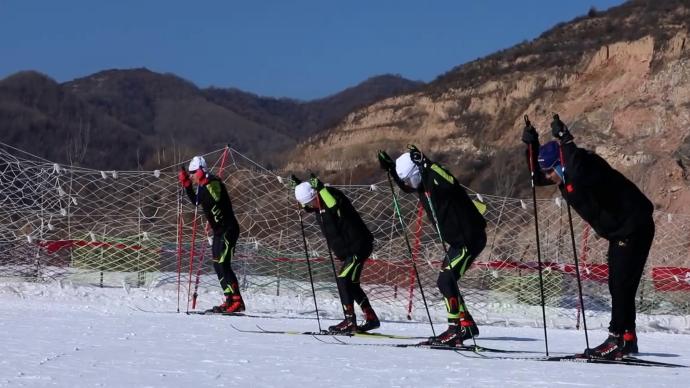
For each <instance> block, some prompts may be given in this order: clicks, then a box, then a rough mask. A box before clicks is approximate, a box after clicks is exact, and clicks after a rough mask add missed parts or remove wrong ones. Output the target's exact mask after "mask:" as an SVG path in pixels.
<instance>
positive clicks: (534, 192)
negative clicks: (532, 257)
mask: <svg viewBox="0 0 690 388" xmlns="http://www.w3.org/2000/svg"><path fill="white" fill-rule="evenodd" d="M524 119H525V125H526V126H527V127H531V126H532V123H530V121H529V117H527V115H525V117H524ZM527 147H528V148H527V150H528V152H529V155H528V157H529V172H530V176H531V179H530V182H531V183H532V207H533V209H534V233H535V236H536V240H537V265H538V267H539V294H540V296H541V315H542V321H543V322H544V346H545V348H546V356H548V355H549V338H548V336H547V334H546V307H545V304H544V279H543V277H542V261H541V245H540V242H539V218H538V216H537V189H536V185H535V183H534V179H535V175H534V169H535V166H534V159H533V156H534V149H533V148H532V147H533V144H529V145H528V146H527Z"/></svg>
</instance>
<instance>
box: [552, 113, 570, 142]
mask: <svg viewBox="0 0 690 388" xmlns="http://www.w3.org/2000/svg"><path fill="white" fill-rule="evenodd" d="M551 134H552V135H553V137H555V138H556V139H558V140H560V141H561V144H565V143H570V142H571V141H573V135H572V134H571V133H570V131H569V130H568V127H566V126H565V124H564V123H563V122H562V121H561V119H560V117H558V115H553V121H552V122H551Z"/></svg>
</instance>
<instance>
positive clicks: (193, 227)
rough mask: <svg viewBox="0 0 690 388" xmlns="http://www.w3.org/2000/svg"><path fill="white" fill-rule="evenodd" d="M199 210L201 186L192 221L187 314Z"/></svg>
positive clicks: (197, 189) (196, 198)
mask: <svg viewBox="0 0 690 388" xmlns="http://www.w3.org/2000/svg"><path fill="white" fill-rule="evenodd" d="M198 210H199V186H197V187H196V197H195V199H194V221H192V242H191V244H192V245H191V247H190V250H189V251H190V252H189V282H188V284H187V312H189V302H190V300H189V297H190V294H191V292H192V274H193V273H194V253H195V252H194V246H195V244H196V222H197V213H198Z"/></svg>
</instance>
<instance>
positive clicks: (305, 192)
mask: <svg viewBox="0 0 690 388" xmlns="http://www.w3.org/2000/svg"><path fill="white" fill-rule="evenodd" d="M314 198H316V190H314V189H313V188H312V187H311V185H310V184H309V182H302V183H300V184H299V185H297V186H295V199H296V200H297V202H299V203H301V204H302V206H304V205H306V204H308V203H309V202H311V201H313V200H314Z"/></svg>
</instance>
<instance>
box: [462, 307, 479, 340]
mask: <svg viewBox="0 0 690 388" xmlns="http://www.w3.org/2000/svg"><path fill="white" fill-rule="evenodd" d="M460 327H461V330H462V339H463V340H468V339H470V338H473V337H478V336H479V327H477V324H476V323H475V322H474V319H473V318H472V315H471V314H470V313H469V312H464V313H460Z"/></svg>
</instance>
